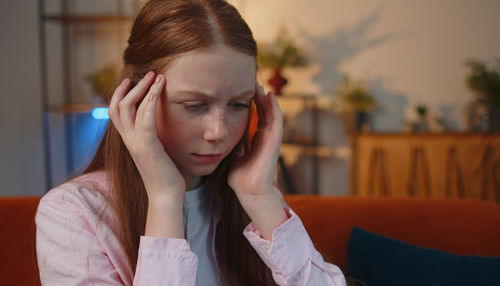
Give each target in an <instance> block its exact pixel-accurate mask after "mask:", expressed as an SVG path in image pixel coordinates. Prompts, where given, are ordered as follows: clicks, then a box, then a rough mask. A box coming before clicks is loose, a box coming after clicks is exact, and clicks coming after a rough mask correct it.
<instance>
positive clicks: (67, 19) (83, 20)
mask: <svg viewBox="0 0 500 286" xmlns="http://www.w3.org/2000/svg"><path fill="white" fill-rule="evenodd" d="M42 20H44V21H53V22H58V23H63V24H93V23H96V24H98V23H99V24H100V23H121V22H127V21H131V20H132V18H131V17H127V16H123V15H116V14H115V15H112V14H102V15H68V16H61V15H43V16H42Z"/></svg>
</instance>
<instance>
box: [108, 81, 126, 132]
mask: <svg viewBox="0 0 500 286" xmlns="http://www.w3.org/2000/svg"><path fill="white" fill-rule="evenodd" d="M129 87H130V79H129V78H125V79H124V80H122V82H121V83H120V84H119V85H118V86H117V87H116V89H115V91H114V93H113V96H112V97H111V100H110V102H109V106H108V115H109V118H110V119H111V121H112V122H113V124H114V125H115V128H116V129H117V130H118V132H120V130H121V123H120V110H119V109H118V102H120V100H122V98H123V97H124V96H125V94H127V91H128V88H129Z"/></svg>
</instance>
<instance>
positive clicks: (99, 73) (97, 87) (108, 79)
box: [85, 64, 118, 102]
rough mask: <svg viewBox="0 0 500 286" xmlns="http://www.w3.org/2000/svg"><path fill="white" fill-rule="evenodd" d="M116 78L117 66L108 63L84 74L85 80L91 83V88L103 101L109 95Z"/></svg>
mask: <svg viewBox="0 0 500 286" xmlns="http://www.w3.org/2000/svg"><path fill="white" fill-rule="evenodd" d="M117 78H118V68H117V67H116V65H114V64H108V65H105V66H103V67H102V68H100V69H98V70H96V71H95V72H93V73H91V74H87V75H86V76H85V80H86V81H87V82H89V83H90V84H91V85H92V90H93V91H94V93H95V94H96V95H97V97H98V98H99V101H101V102H105V101H106V98H107V97H108V96H109V95H111V92H112V91H113V87H114V84H115V81H116V79H117Z"/></svg>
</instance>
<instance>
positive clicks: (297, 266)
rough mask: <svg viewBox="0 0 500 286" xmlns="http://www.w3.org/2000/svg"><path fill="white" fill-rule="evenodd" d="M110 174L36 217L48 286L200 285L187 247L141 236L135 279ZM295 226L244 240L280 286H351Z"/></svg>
mask: <svg viewBox="0 0 500 286" xmlns="http://www.w3.org/2000/svg"><path fill="white" fill-rule="evenodd" d="M96 188H98V189H99V190H108V189H109V188H108V187H107V179H106V175H105V173H104V172H97V173H92V174H88V175H83V176H80V177H78V178H76V179H74V180H72V181H69V182H67V183H64V184H63V185H61V186H59V187H56V188H54V189H52V190H51V191H49V192H48V193H47V194H46V195H45V196H44V197H43V198H42V199H41V201H40V204H39V206H38V211H37V215H36V227H37V234H36V246H37V247H36V248H37V257H38V265H39V270H40V278H41V282H42V285H89V284H90V285H148V286H150V285H182V286H185V285H192V286H194V285H195V280H196V279H195V278H196V273H197V267H198V258H197V256H196V254H194V253H193V252H192V251H191V249H190V246H189V242H188V241H187V240H186V239H179V238H159V237H146V236H141V238H140V246H139V257H138V260H137V268H136V272H135V276H134V275H133V272H132V271H131V269H130V267H129V266H128V264H127V258H126V255H125V253H124V252H123V250H122V248H121V247H120V243H119V242H118V239H117V237H116V236H115V233H116V232H115V231H114V230H113V227H114V226H115V225H116V223H114V213H113V212H112V210H111V208H110V207H109V206H108V205H107V203H106V200H105V199H104V196H103V195H102V194H101V193H100V192H98V191H95V189H96ZM285 211H286V212H287V214H288V215H289V218H288V220H286V221H285V222H284V223H283V224H281V225H280V226H279V227H277V228H276V229H275V230H274V232H273V238H272V241H268V240H265V239H263V238H262V237H261V236H260V233H259V230H258V229H257V228H256V226H255V224H254V223H253V222H252V223H250V224H249V225H248V226H247V227H246V228H245V230H244V231H243V235H244V236H245V237H246V238H247V239H248V241H249V242H250V244H251V245H252V247H253V248H255V250H256V251H257V253H258V255H259V256H260V257H261V259H262V260H263V261H264V263H265V264H266V265H267V266H268V267H269V268H270V269H271V270H272V273H273V278H274V280H275V281H276V283H277V284H278V285H335V286H341V285H346V282H345V279H344V276H343V274H342V272H341V270H340V269H339V268H338V267H337V266H335V265H332V264H329V263H326V262H324V261H323V258H322V256H321V254H320V253H319V252H317V251H316V249H315V248H314V246H313V244H312V242H311V239H310V238H309V235H308V234H307V232H306V230H305V228H304V226H303V224H302V222H301V220H300V219H299V217H298V216H297V215H296V214H295V212H294V211H293V210H291V209H290V208H285Z"/></svg>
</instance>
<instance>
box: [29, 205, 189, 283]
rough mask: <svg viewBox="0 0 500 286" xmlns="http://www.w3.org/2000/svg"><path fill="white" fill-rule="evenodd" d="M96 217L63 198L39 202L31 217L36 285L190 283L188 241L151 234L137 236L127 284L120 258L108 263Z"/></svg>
mask: <svg viewBox="0 0 500 286" xmlns="http://www.w3.org/2000/svg"><path fill="white" fill-rule="evenodd" d="M98 219H99V217H97V216H96V217H88V216H86V215H85V214H84V213H83V212H82V211H81V210H79V208H78V207H76V206H73V205H71V204H68V203H67V202H66V203H65V202H58V201H49V200H43V199H42V200H41V201H40V204H39V206H38V211H37V215H36V219H35V221H36V227H37V233H36V250H37V259H38V265H39V271H40V279H41V282H42V285H50V286H52V285H131V284H132V285H148V286H149V285H153V286H154V285H193V286H194V285H195V278H196V271H197V265H198V258H197V257H196V255H195V254H194V253H193V252H192V251H191V250H190V247H189V244H188V242H187V241H186V240H184V239H174V238H154V237H141V241H140V247H139V253H138V261H137V268H136V275H135V277H133V283H132V281H131V280H132V278H131V277H129V278H128V279H127V278H126V277H125V276H127V275H123V273H131V271H130V270H129V269H127V270H124V269H120V265H122V267H123V265H127V264H126V263H124V260H125V258H124V257H122V261H116V260H114V261H112V259H110V255H109V253H108V252H107V251H106V249H107V247H105V246H103V245H102V243H105V241H104V242H102V243H101V242H100V241H99V238H98V237H97V235H96V233H95V228H94V227H93V223H95V220H98ZM108 235H114V234H112V233H109V234H108ZM106 239H107V238H104V240H106Z"/></svg>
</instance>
